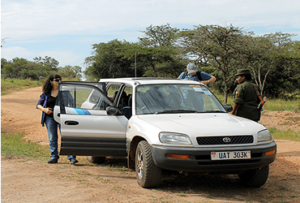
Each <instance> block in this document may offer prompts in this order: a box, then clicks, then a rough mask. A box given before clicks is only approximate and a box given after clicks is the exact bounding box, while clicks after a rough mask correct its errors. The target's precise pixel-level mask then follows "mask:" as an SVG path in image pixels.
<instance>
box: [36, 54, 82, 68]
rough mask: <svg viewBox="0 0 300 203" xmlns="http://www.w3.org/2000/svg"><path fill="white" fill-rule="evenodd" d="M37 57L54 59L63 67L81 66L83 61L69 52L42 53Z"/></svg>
mask: <svg viewBox="0 0 300 203" xmlns="http://www.w3.org/2000/svg"><path fill="white" fill-rule="evenodd" d="M38 56H41V57H45V56H49V57H51V58H54V59H55V60H57V61H58V62H59V66H65V64H69V65H72V66H74V65H76V64H77V65H79V66H81V65H82V64H81V63H82V62H83V60H84V59H82V57H81V56H80V55H78V54H75V53H73V52H70V51H58V50H57V51H43V52H40V53H38Z"/></svg>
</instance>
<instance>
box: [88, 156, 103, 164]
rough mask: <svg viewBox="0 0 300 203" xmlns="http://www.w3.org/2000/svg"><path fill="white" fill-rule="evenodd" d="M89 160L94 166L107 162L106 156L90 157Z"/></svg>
mask: <svg viewBox="0 0 300 203" xmlns="http://www.w3.org/2000/svg"><path fill="white" fill-rule="evenodd" d="M87 160H88V161H89V162H91V163H93V164H103V163H104V161H105V156H103V157H102V156H88V157H87Z"/></svg>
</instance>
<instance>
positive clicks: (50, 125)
mask: <svg viewBox="0 0 300 203" xmlns="http://www.w3.org/2000/svg"><path fill="white" fill-rule="evenodd" d="M45 124H46V128H47V131H48V137H49V148H50V151H51V155H50V158H51V159H59V156H58V149H57V148H58V144H57V140H58V134H57V125H58V123H57V122H56V121H55V120H54V118H53V117H49V116H47V115H46V118H45ZM59 130H60V125H59ZM60 131H61V130H60ZM75 158H76V156H72V155H69V156H68V159H69V160H70V159H75Z"/></svg>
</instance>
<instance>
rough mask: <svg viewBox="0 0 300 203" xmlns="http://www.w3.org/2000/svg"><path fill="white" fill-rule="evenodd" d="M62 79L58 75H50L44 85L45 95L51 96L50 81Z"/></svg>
mask: <svg viewBox="0 0 300 203" xmlns="http://www.w3.org/2000/svg"><path fill="white" fill-rule="evenodd" d="M57 78H59V79H61V77H60V75H57V74H53V75H50V76H49V77H48V78H47V80H46V81H45V83H44V85H43V92H44V93H45V94H49V93H50V92H51V90H52V85H51V83H50V81H53V80H54V79H57Z"/></svg>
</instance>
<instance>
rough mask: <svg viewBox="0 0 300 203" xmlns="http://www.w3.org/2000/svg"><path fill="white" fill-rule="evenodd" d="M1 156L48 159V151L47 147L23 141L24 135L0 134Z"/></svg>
mask: <svg viewBox="0 0 300 203" xmlns="http://www.w3.org/2000/svg"><path fill="white" fill-rule="evenodd" d="M1 155H4V156H17V157H30V158H34V159H37V158H45V157H47V158H48V155H49V150H48V147H47V146H43V145H40V144H38V143H35V142H32V141H30V140H25V139H24V134H21V133H16V134H7V133H5V132H1Z"/></svg>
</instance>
